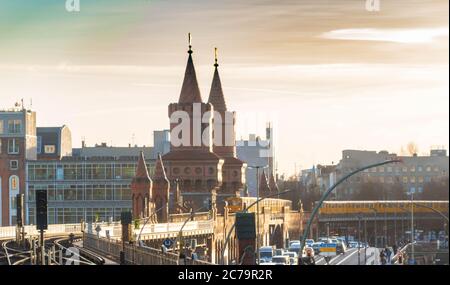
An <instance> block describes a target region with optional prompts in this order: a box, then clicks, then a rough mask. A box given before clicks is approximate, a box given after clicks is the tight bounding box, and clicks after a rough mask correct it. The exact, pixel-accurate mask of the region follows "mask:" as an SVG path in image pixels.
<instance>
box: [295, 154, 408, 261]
mask: <svg viewBox="0 0 450 285" xmlns="http://www.w3.org/2000/svg"><path fill="white" fill-rule="evenodd" d="M394 162H402V160H400V159H393V160H386V161H383V162H379V163H375V164H371V165H368V166H364V167H362V168H359V169H357V170H355V171H352V172H350V173H349V174H347V175H345V176H344V177H342V178H341V179H340V180H339V181H338V182H336V183H335V184H334V185H333V186H331V187H330V189H328V190H327V191H326V192H325V193H324V194H323V196H322V198H321V199H320V201H319V203H317V204H316V206H315V207H314V210H313V211H312V213H311V216H310V218H309V221H308V226H307V227H306V230H305V231H304V233H303V237H300V238H301V244H300V252H303V248H304V247H305V241H306V238H307V236H308V234H309V231H310V228H311V224H312V222H313V220H314V218H315V216H316V214H317V212H318V211H319V208H320V207H321V206H322V203H323V201H325V199H326V198H327V197H328V196H329V195H330V193H331V192H333V190H334V189H336V187H337V186H338V185H339V184H341V183H342V182H344V181H345V180H347V178H349V177H351V176H353V175H355V174H356V173H358V172H361V171H364V170H366V169H369V168H372V167H377V166H381V165H385V164H389V163H394Z"/></svg>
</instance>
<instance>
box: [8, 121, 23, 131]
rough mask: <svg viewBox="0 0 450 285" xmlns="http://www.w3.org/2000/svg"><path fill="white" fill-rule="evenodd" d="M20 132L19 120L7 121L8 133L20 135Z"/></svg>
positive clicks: (20, 122)
mask: <svg viewBox="0 0 450 285" xmlns="http://www.w3.org/2000/svg"><path fill="white" fill-rule="evenodd" d="M21 131H22V121H21V120H9V121H8V133H10V134H20V132H21Z"/></svg>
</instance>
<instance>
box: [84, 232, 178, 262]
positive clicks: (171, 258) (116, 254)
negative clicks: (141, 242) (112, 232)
mask: <svg viewBox="0 0 450 285" xmlns="http://www.w3.org/2000/svg"><path fill="white" fill-rule="evenodd" d="M83 247H85V248H87V249H89V250H92V251H94V252H97V253H99V254H102V255H105V256H108V257H109V258H111V259H114V260H115V261H120V252H121V251H122V250H123V251H124V254H125V263H126V264H131V265H178V255H176V254H173V253H163V252H161V251H159V250H156V249H153V248H150V247H139V246H136V245H134V244H127V243H125V244H123V243H122V242H120V241H118V240H114V239H106V238H98V237H96V236H94V235H91V234H85V235H84V238H83Z"/></svg>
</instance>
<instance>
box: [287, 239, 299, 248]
mask: <svg viewBox="0 0 450 285" xmlns="http://www.w3.org/2000/svg"><path fill="white" fill-rule="evenodd" d="M294 243H300V241H299V240H291V241H290V242H289V247H291V245H292V244H294Z"/></svg>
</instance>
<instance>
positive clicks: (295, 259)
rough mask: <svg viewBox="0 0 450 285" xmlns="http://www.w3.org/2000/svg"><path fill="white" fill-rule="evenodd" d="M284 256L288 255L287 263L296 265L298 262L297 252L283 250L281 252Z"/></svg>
mask: <svg viewBox="0 0 450 285" xmlns="http://www.w3.org/2000/svg"><path fill="white" fill-rule="evenodd" d="M283 255H284V256H288V257H289V264H290V265H296V264H297V263H298V254H297V253H296V252H294V251H285V252H284V253H283Z"/></svg>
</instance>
